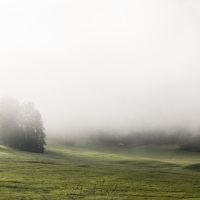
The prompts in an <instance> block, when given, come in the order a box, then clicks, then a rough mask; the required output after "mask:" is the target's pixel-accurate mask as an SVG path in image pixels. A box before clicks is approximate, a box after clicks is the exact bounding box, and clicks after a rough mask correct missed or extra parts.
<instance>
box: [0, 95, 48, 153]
mask: <svg viewBox="0 0 200 200" xmlns="http://www.w3.org/2000/svg"><path fill="white" fill-rule="evenodd" d="M0 136H1V141H2V143H3V144H5V145H8V146H11V147H14V148H17V149H20V150H24V151H31V152H38V153H43V152H44V145H45V144H46V142H45V137H46V135H45V132H44V127H43V121H42V117H41V114H40V112H39V111H38V110H37V109H36V107H35V105H34V104H33V103H23V104H21V105H20V103H19V102H18V101H17V100H16V99H13V98H5V97H4V98H1V100H0Z"/></svg>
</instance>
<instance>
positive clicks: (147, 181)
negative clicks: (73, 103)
mask: <svg viewBox="0 0 200 200" xmlns="http://www.w3.org/2000/svg"><path fill="white" fill-rule="evenodd" d="M0 199H3V200H6V199H13V200H16V199H21V200H22V199H34V200H35V199H42V200H43V199H44V200H45V199H48V200H49V199H59V200H64V199H131V200H134V199H154V200H158V199H191V200H195V199H200V153H194V152H193V153H192V152H182V151H180V150H179V149H178V147H177V146H155V145H154V146H140V147H117V146H113V147H103V146H92V145H88V146H87V147H72V146H59V145H50V146H47V149H46V151H45V154H35V153H27V152H21V151H16V150H13V149H10V148H7V147H5V146H0Z"/></svg>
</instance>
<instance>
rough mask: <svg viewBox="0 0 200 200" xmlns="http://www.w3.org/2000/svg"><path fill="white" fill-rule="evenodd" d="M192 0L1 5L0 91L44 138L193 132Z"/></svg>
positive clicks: (197, 35) (195, 47) (195, 17)
mask: <svg viewBox="0 0 200 200" xmlns="http://www.w3.org/2000/svg"><path fill="white" fill-rule="evenodd" d="M199 10H200V2H199V1H198V0H191V1H180V0H173V1H172V0H159V1H158V0H157V1H156V0H153V1H147V0H140V1H139V0H136V1H130V0H126V1H122V0H117V1H116V0H108V1H105V0H103V1H91V0H86V1H79V0H75V1H71V0H68V1H64V0H59V1H54V0H50V1H47V0H42V1H37V0H36V1H33V2H27V1H25V0H19V1H17V2H16V1H12V0H8V1H4V2H0V36H1V37H0V43H1V46H0V96H2V95H10V96H12V97H15V98H17V99H19V100H20V101H32V102H34V103H35V105H36V107H37V108H38V109H39V110H40V112H41V114H42V116H43V120H44V125H45V127H46V132H47V135H48V134H49V135H50V134H54V135H59V134H67V135H74V134H86V133H89V132H90V133H91V132H98V131H106V130H107V131H108V132H120V133H127V132H129V131H132V130H134V131H143V130H144V131H148V130H149V131H152V130H170V131H171V130H177V129H181V130H183V129H186V130H190V131H194V132H195V131H198V130H199V128H200V79H199V74H200V67H199V66H200V57H199V55H200V14H199Z"/></svg>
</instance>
